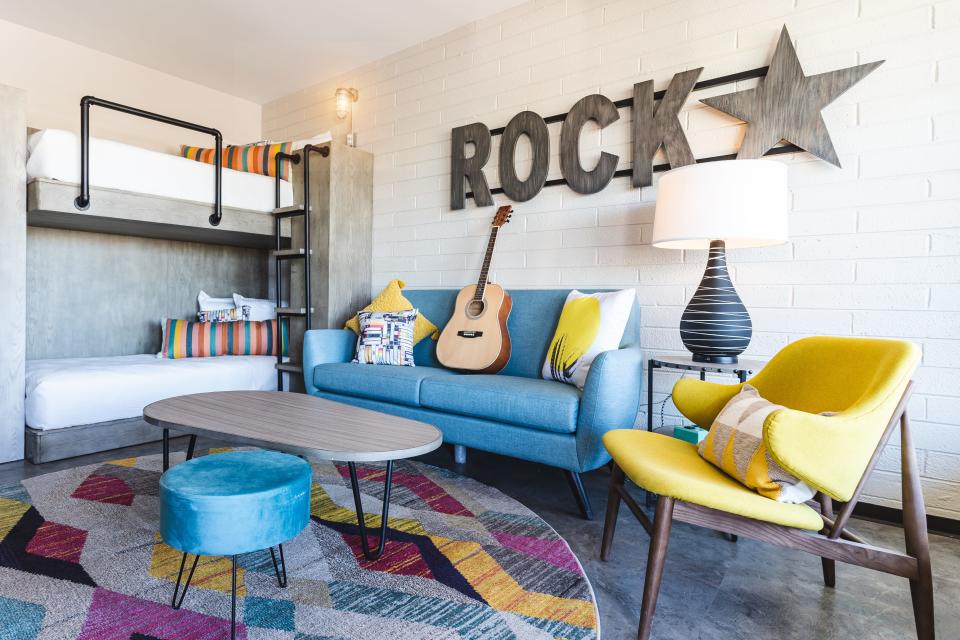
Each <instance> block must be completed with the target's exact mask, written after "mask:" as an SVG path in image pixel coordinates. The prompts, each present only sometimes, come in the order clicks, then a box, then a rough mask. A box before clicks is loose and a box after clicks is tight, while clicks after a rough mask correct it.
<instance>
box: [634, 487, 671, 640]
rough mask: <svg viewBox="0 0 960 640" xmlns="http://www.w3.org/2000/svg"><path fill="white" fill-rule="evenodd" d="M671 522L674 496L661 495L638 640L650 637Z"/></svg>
mask: <svg viewBox="0 0 960 640" xmlns="http://www.w3.org/2000/svg"><path fill="white" fill-rule="evenodd" d="M671 524H673V498H669V497H667V496H660V497H659V499H658V500H657V511H656V514H655V515H654V518H653V535H652V536H651V537H650V555H649V557H648V558H647V576H646V579H645V580H644V583H643V602H642V604H641V606H640V629H639V630H638V631H637V640H648V639H649V638H650V629H651V627H652V625H653V613H654V611H655V610H656V608H657V596H658V595H659V594H660V578H661V577H662V576H663V563H664V561H665V560H666V559H667V543H668V542H669V539H670V525H671Z"/></svg>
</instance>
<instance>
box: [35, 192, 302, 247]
mask: <svg viewBox="0 0 960 640" xmlns="http://www.w3.org/2000/svg"><path fill="white" fill-rule="evenodd" d="M78 191H79V186H78V185H77V184H76V183H70V182H61V181H59V180H50V179H48V178H34V179H32V180H30V181H29V182H28V183H27V224H28V225H30V226H33V227H48V228H53V229H69V230H73V231H92V232H96V233H110V234H117V235H125V236H137V237H142V238H159V239H162V240H181V241H187V242H203V243H209V244H223V245H230V246H235V247H250V248H255V249H274V248H275V246H274V237H273V230H274V218H273V216H272V215H271V214H269V213H263V212H259V211H250V210H248V209H237V208H233V207H224V208H223V220H222V221H221V223H220V225H219V226H217V227H213V226H211V225H210V222H209V220H208V218H209V217H210V213H211V211H212V207H211V205H210V204H209V203H204V202H194V201H192V200H181V199H178V198H167V197H163V196H156V195H148V194H143V193H133V192H130V191H122V190H120V189H107V188H103V187H91V189H90V192H91V195H92V196H93V197H92V198H91V204H90V208H89V209H87V210H86V211H80V210H79V209H77V208H76V207H75V206H74V202H73V201H74V198H76V197H77V193H78ZM281 225H282V226H281V234H282V236H284V237H285V238H288V237H289V235H290V221H289V220H283V221H281ZM284 244H286V241H285V243H284Z"/></svg>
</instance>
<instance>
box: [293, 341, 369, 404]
mask: <svg viewBox="0 0 960 640" xmlns="http://www.w3.org/2000/svg"><path fill="white" fill-rule="evenodd" d="M356 344H357V334H355V333H354V332H353V331H350V330H349V329H311V330H310V331H307V332H306V333H304V334H303V386H304V387H305V388H306V391H307V393H311V394H312V393H315V392H316V390H317V388H316V386H314V384H313V369H314V367H316V366H317V365H318V364H327V363H329V362H350V361H351V360H352V359H353V353H354V349H355V347H356Z"/></svg>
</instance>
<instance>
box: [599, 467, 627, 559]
mask: <svg viewBox="0 0 960 640" xmlns="http://www.w3.org/2000/svg"><path fill="white" fill-rule="evenodd" d="M622 486H623V469H621V468H620V467H619V466H617V464H616V463H613V467H612V468H611V472H610V491H609V492H608V493H607V516H606V518H605V519H604V521H603V540H602V541H601V543H600V559H601V560H603V561H606V559H607V557H608V556H609V554H610V545H611V544H612V543H613V534H614V532H615V531H616V530H617V516H618V515H619V514H620V492H619V491H618V490H617V489H618V488H619V487H622Z"/></svg>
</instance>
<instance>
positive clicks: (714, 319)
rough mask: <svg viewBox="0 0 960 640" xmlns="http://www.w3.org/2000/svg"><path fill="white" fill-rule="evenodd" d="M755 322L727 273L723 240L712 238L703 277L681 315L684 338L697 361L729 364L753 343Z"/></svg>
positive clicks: (682, 337) (681, 330)
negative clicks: (752, 320) (752, 322)
mask: <svg viewBox="0 0 960 640" xmlns="http://www.w3.org/2000/svg"><path fill="white" fill-rule="evenodd" d="M752 334H753V325H752V324H751V322H750V314H749V313H748V312H747V308H746V307H745V306H743V302H742V301H741V300H740V296H738V295H737V290H736V289H734V288H733V282H731V281H730V274H729V273H727V256H726V246H725V245H724V242H723V240H713V241H711V242H710V255H709V257H708V259H707V269H706V271H704V273H703V280H701V281H700V286H699V287H697V290H696V292H694V294H693V297H692V298H690V302H689V303H688V304H687V308H686V309H684V311H683V316H682V317H681V318H680V339H681V340H683V346H685V347H686V348H687V349H688V350H689V351H690V352H691V353H692V354H693V360H694V362H712V363H716V364H721V363H723V364H727V363H731V362H736V361H737V356H738V355H740V354H741V353H743V351H744V350H745V349H746V348H747V346H748V345H749V344H750V337H751V336H752Z"/></svg>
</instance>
